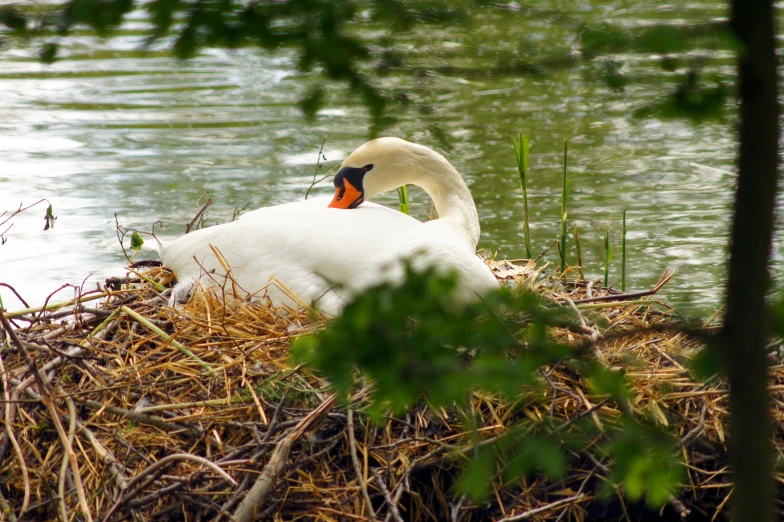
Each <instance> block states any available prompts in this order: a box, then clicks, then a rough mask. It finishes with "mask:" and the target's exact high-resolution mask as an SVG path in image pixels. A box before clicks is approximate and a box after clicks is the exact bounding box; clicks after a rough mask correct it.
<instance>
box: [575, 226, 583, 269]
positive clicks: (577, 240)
mask: <svg viewBox="0 0 784 522" xmlns="http://www.w3.org/2000/svg"><path fill="white" fill-rule="evenodd" d="M574 247H575V248H576V249H577V268H578V269H579V270H580V279H585V274H584V273H583V253H582V250H581V249H580V233H579V232H578V231H577V225H576V224H575V225H574Z"/></svg>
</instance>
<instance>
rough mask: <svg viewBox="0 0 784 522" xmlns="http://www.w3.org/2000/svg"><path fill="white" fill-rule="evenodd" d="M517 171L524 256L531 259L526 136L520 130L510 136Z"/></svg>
mask: <svg viewBox="0 0 784 522" xmlns="http://www.w3.org/2000/svg"><path fill="white" fill-rule="evenodd" d="M512 143H513V144H514V151H515V157H516V158H517V173H518V174H519V175H520V189H521V190H522V191H523V234H524V235H525V257H526V258H528V259H531V257H532V255H531V232H530V229H529V228H528V186H527V185H528V183H527V178H528V136H525V135H524V134H523V133H522V132H521V133H520V134H519V135H518V136H513V137H512Z"/></svg>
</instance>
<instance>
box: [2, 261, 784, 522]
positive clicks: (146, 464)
mask: <svg viewBox="0 0 784 522" xmlns="http://www.w3.org/2000/svg"><path fill="white" fill-rule="evenodd" d="M491 264H492V267H493V270H494V271H495V273H496V274H497V276H498V277H499V279H500V280H502V281H505V282H508V283H514V284H526V285H528V286H529V287H531V288H533V289H535V290H536V291H537V292H539V293H540V294H541V295H543V296H544V297H545V298H546V299H548V300H550V301H551V302H552V303H553V305H559V306H568V307H569V308H570V309H572V310H573V313H574V314H575V318H576V319H577V321H576V324H579V327H577V328H574V327H571V328H568V329H567V328H564V329H557V330H555V331H554V332H553V333H554V334H555V335H556V336H558V337H559V338H560V339H562V340H564V341H566V342H570V343H586V345H588V346H591V347H592V349H593V353H594V354H595V357H596V358H597V359H598V360H599V361H600V362H601V363H602V364H604V365H606V366H607V367H608V368H625V369H626V370H627V375H628V376H629V378H630V379H631V382H632V383H633V386H634V392H633V394H632V401H631V403H630V404H628V405H623V406H622V405H618V404H616V403H614V402H613V401H611V400H607V399H606V398H605V397H599V396H594V395H592V393H591V392H590V390H589V388H588V387H587V386H585V383H584V382H583V381H582V380H581V377H580V375H579V374H576V373H575V372H574V371H573V370H571V369H570V370H567V369H565V368H562V367H560V366H554V367H545V368H542V383H543V390H544V391H543V392H542V393H543V394H542V396H540V397H521V400H518V401H517V402H516V403H514V404H510V403H508V402H505V401H502V400H500V399H499V398H497V397H494V396H490V395H486V394H481V393H475V394H474V396H473V401H472V407H473V412H474V413H476V415H477V416H478V417H479V422H480V425H479V427H478V434H479V437H480V439H481V440H483V441H492V440H494V439H495V438H496V437H499V436H501V435H503V434H504V433H505V432H506V430H507V429H508V428H509V427H510V426H512V425H516V426H523V427H525V426H526V425H527V424H528V425H534V424H541V423H542V422H547V423H549V425H550V426H553V427H554V430H555V431H557V432H558V433H568V432H569V431H570V430H571V429H572V428H573V427H575V426H576V425H577V424H578V421H580V422H583V421H589V422H592V423H595V425H596V426H597V428H599V430H600V432H601V430H609V429H612V428H611V426H613V425H614V421H615V420H617V419H618V418H620V417H621V416H623V415H628V414H633V415H646V416H649V417H652V418H654V419H656V420H657V421H658V422H660V423H662V424H666V425H669V426H671V427H672V429H674V430H675V431H676V432H677V434H678V436H679V437H680V438H681V447H680V451H681V453H682V457H683V460H684V461H685V462H686V466H687V476H688V481H687V483H685V484H684V490H683V493H682V495H681V497H680V499H676V498H673V499H672V500H671V502H670V505H669V506H667V507H665V511H666V512H668V513H675V514H676V516H681V515H684V516H685V515H687V514H688V513H689V512H693V513H694V514H699V515H700V516H701V517H703V518H707V519H711V518H716V517H718V518H719V519H721V518H723V517H726V516H727V513H726V511H727V510H726V507H725V506H726V500H727V498H728V497H729V495H730V494H731V491H732V485H731V483H730V482H729V477H728V472H727V468H726V458H725V457H726V455H725V437H726V403H727V391H726V387H725V386H724V384H722V382H721V381H720V380H719V379H715V380H714V381H713V382H711V383H709V384H702V383H699V382H695V381H694V380H692V378H691V377H690V376H689V373H688V372H687V370H686V368H685V365H686V362H687V359H688V358H689V356H690V355H691V354H692V353H693V350H694V349H695V348H696V347H697V344H698V343H697V341H696V340H695V339H694V338H691V337H689V336H687V335H686V334H683V333H680V331H679V330H678V329H677V328H676V327H675V326H674V321H673V318H672V317H671V313H670V311H669V309H668V308H667V307H666V306H665V305H662V304H660V303H659V302H656V301H652V300H647V299H648V298H646V297H644V296H643V295H641V294H623V295H617V294H612V293H610V292H611V291H609V290H607V289H605V288H599V287H598V282H595V281H584V280H580V281H568V280H565V279H555V278H550V277H547V276H546V275H545V274H544V270H543V268H544V267H537V266H536V265H535V263H533V262H528V264H527V265H525V266H519V265H516V264H514V263H512V262H508V261H502V262H492V263H491ZM144 275H145V278H146V279H150V280H152V281H154V282H155V283H157V284H161V285H164V286H167V285H169V284H170V283H171V281H172V276H171V274H170V273H168V272H167V271H165V270H162V269H152V270H148V271H147V272H146V273H145V274H144ZM664 282H666V281H663V282H662V284H663V283H664ZM112 288H113V290H111V291H109V290H107V291H106V292H104V293H105V294H106V295H103V296H100V299H95V300H93V301H88V298H91V297H95V296H94V295H93V296H91V295H87V296H85V298H84V299H82V300H80V301H77V302H76V303H73V304H72V305H71V306H69V307H67V308H64V309H60V310H58V309H56V308H53V309H50V310H46V311H42V310H26V311H24V313H23V314H21V315H20V314H7V315H6V316H5V317H3V318H2V322H3V324H4V327H3V334H2V338H0V343H2V347H1V349H0V355H1V358H0V363H2V367H0V371H1V372H2V383H3V394H4V402H3V412H2V415H3V418H4V419H5V430H4V435H3V437H2V440H1V441H0V466H1V468H0V476H2V477H3V480H2V483H1V484H0V512H2V517H4V518H5V519H8V520H11V521H14V520H17V519H19V518H21V516H22V515H24V518H25V519H27V520H32V519H35V520H62V521H63V522H65V521H71V520H88V519H92V520H96V521H99V520H232V519H233V520H239V521H246V520H253V519H256V520H290V519H294V518H297V517H306V518H308V519H318V520H335V521H337V520H395V521H400V520H413V521H418V520H434V519H449V518H450V517H451V518H452V519H454V520H506V521H512V520H561V521H565V520H582V519H583V518H586V517H587V518H591V517H594V518H595V517H601V516H603V515H602V513H604V514H605V515H607V516H608V517H614V518H616V519H623V518H624V516H625V515H624V513H626V512H628V511H629V510H631V509H632V507H633V506H629V507H627V506H621V503H620V502H621V501H618V500H617V499H616V501H615V503H614V504H613V503H612V502H611V503H610V504H606V503H603V502H598V501H596V499H597V492H598V491H599V490H600V489H602V485H603V484H604V483H605V482H606V481H607V477H608V469H609V467H611V466H612V462H611V461H609V460H607V457H606V456H604V455H601V454H598V453H596V452H595V451H594V450H593V446H592V445H591V444H590V443H588V444H587V445H586V446H585V447H582V448H574V449H573V450H572V451H573V454H572V457H573V459H572V461H571V464H570V470H569V473H568V475H567V476H566V477H565V478H564V479H563V480H561V481H559V482H557V483H550V482H548V481H546V480H545V479H544V478H542V477H539V476H537V475H533V476H530V477H527V478H523V480H522V481H521V482H517V483H504V482H503V478H501V477H502V476H503V474H502V473H501V472H500V471H501V470H500V469H499V473H498V474H497V476H498V478H496V479H495V480H494V481H493V484H492V494H491V497H490V500H488V501H487V502H486V503H483V504H481V505H475V504H473V503H472V502H471V501H470V500H469V499H467V498H465V497H462V496H456V495H455V494H454V492H453V490H452V489H451V485H452V484H453V481H454V479H455V477H456V474H457V473H458V468H459V465H460V464H461V463H462V462H464V460H465V456H466V455H468V454H470V451H471V448H472V447H473V446H472V444H473V440H474V434H473V433H472V431H471V429H470V428H468V427H466V426H467V424H466V423H465V422H464V419H465V418H467V416H468V415H469V414H468V412H461V411H459V410H457V409H456V408H455V409H452V410H443V409H438V410H433V409H431V408H428V407H427V406H425V405H420V406H417V407H416V408H413V409H411V410H410V411H408V412H407V413H406V414H405V415H404V416H402V417H400V418H391V417H390V418H387V419H386V420H385V421H384V422H383V423H382V424H380V425H373V424H370V423H369V422H368V419H367V418H366V417H365V416H364V415H363V414H362V413H361V412H362V409H363V407H364V406H365V404H366V401H365V398H364V391H360V392H359V393H358V394H357V395H356V396H355V397H354V398H353V399H352V400H351V401H350V403H348V404H340V403H337V402H336V400H335V398H334V396H332V395H330V393H329V391H328V388H327V385H326V383H325V382H323V381H322V380H321V379H320V378H318V377H316V376H314V375H312V374H311V373H309V372H308V371H307V370H306V369H303V368H298V367H292V366H291V365H290V363H289V359H288V349H289V345H290V343H291V341H292V339H293V338H294V337H295V336H297V335H300V334H302V333H303V332H313V331H315V330H316V329H318V328H321V327H323V326H324V324H325V321H324V320H323V319H321V318H319V317H317V316H315V315H314V314H313V312H312V311H307V310H304V309H298V310H295V309H275V308H273V307H271V306H270V305H269V304H268V303H265V302H264V300H263V299H262V300H260V301H257V302H252V303H251V302H247V301H245V300H243V299H241V298H238V297H237V296H233V295H223V293H222V292H220V291H215V290H212V291H206V290H205V291H199V292H197V293H196V295H195V297H194V298H193V299H192V300H191V301H190V302H189V303H188V304H187V305H184V306H181V307H178V308H176V309H175V308H171V307H169V306H168V305H167V301H166V298H165V296H162V295H161V294H160V293H159V292H158V291H157V290H155V285H153V284H151V283H150V282H148V281H146V280H144V279H141V278H139V277H138V276H136V275H132V276H131V277H129V278H122V279H115V280H113V281H112ZM656 290H658V288H657V289H656ZM96 302H97V303H98V304H95V303H96ZM597 325H601V326H597ZM708 328H710V327H708ZM628 332H635V333H633V334H631V335H623V334H624V333H628ZM771 374H772V380H771V389H772V391H773V394H774V398H775V399H776V401H777V404H780V403H781V402H780V401H782V400H784V385H783V383H784V368H782V367H781V366H775V367H773V368H772V369H771ZM628 410H631V411H628ZM777 415H778V414H777ZM779 417H780V415H779ZM779 421H780V419H779ZM779 426H781V424H780V423H779ZM778 433H779V435H780V434H781V431H780V430H779V432H778ZM777 442H778V443H779V446H780V447H781V440H780V436H778V437H777ZM777 479H778V480H779V481H780V482H782V481H784V475H782V474H777ZM613 506H615V507H613ZM621 507H622V509H621Z"/></svg>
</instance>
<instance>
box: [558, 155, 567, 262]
mask: <svg viewBox="0 0 784 522" xmlns="http://www.w3.org/2000/svg"><path fill="white" fill-rule="evenodd" d="M568 149H569V140H564V151H563V185H562V187H561V242H560V245H559V246H560V250H561V273H562V274H563V273H564V272H565V271H566V223H567V213H566V203H567V199H568V197H569V180H568V179H567V178H566V166H567V153H568Z"/></svg>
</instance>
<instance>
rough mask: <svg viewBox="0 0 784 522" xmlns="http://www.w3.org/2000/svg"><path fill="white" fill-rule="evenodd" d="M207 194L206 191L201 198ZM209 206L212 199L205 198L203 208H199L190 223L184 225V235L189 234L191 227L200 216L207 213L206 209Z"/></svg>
mask: <svg viewBox="0 0 784 522" xmlns="http://www.w3.org/2000/svg"><path fill="white" fill-rule="evenodd" d="M208 193H209V191H207V192H205V193H204V194H202V196H201V198H203V197H204V196H206V195H207V194H208ZM201 198H199V201H201ZM197 203H198V202H197ZM210 205H212V198H207V202H206V203H205V204H204V206H203V207H201V208H200V209H199V211H198V212H196V215H195V216H193V219H191V222H190V223H188V224H187V225H185V233H186V234H188V233H190V231H191V229H192V228H193V225H194V224H195V223H196V221H197V220H198V219H199V218H200V217H201V215H202V214H204V213H205V212H206V211H207V207H209V206H210Z"/></svg>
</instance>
